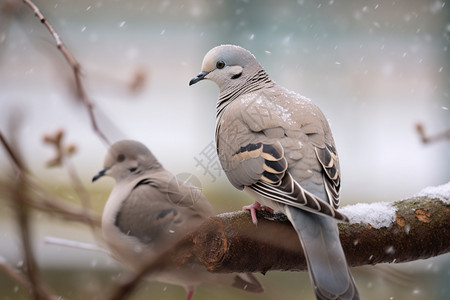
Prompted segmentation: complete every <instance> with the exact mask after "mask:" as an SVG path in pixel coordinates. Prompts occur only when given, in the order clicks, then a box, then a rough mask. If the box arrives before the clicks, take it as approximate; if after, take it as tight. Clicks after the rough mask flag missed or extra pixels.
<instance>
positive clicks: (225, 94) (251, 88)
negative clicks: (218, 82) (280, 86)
mask: <svg viewBox="0 0 450 300" xmlns="http://www.w3.org/2000/svg"><path fill="white" fill-rule="evenodd" d="M273 85H275V83H274V82H273V81H272V80H271V79H270V77H269V75H268V74H267V73H266V71H264V69H259V70H258V71H257V72H256V73H255V74H253V75H252V76H249V77H248V78H246V79H241V80H237V79H236V82H235V83H234V82H232V83H231V84H229V85H228V86H226V87H225V88H224V89H223V90H221V91H220V94H219V99H218V100H217V104H216V119H217V120H219V119H220V117H221V116H222V114H223V112H224V110H225V108H226V107H227V106H228V104H230V103H231V102H232V101H233V100H234V99H236V98H238V97H239V96H242V95H245V94H248V93H251V92H255V91H258V90H260V89H263V88H270V87H272V86H273Z"/></svg>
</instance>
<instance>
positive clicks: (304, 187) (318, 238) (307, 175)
mask: <svg viewBox="0 0 450 300" xmlns="http://www.w3.org/2000/svg"><path fill="white" fill-rule="evenodd" d="M202 80H210V81H213V82H214V83H216V84H217V86H218V87H219V97H218V100H217V104H216V131H215V140H216V147H217V155H218V158H219V160H220V163H221V165H222V169H223V170H224V172H225V174H226V176H227V178H228V180H229V181H230V183H231V184H232V185H233V186H234V187H235V188H237V189H239V190H243V191H245V192H247V193H249V194H250V195H251V196H252V197H253V199H254V200H255V203H253V204H252V205H248V206H244V207H243V209H244V210H250V213H251V217H252V221H253V223H255V224H257V216H256V211H257V210H261V209H266V210H269V211H273V210H276V211H279V212H281V213H283V214H285V215H286V216H287V218H288V219H289V221H290V222H291V224H292V226H293V227H294V229H295V230H296V232H297V235H298V237H299V239H300V243H301V245H302V248H303V250H304V253H305V257H306V261H307V266H308V270H309V275H310V279H311V282H312V286H313V289H314V292H315V296H316V298H317V299H359V292H358V290H357V287H356V285H355V282H354V279H353V276H352V274H351V272H350V269H349V267H348V265H347V262H346V258H345V254H344V252H343V249H342V246H341V242H340V239H339V232H338V227H337V222H348V221H349V220H348V218H347V217H346V216H345V215H343V214H342V213H340V212H339V211H338V210H337V208H338V207H339V203H340V188H341V172H340V166H339V157H338V153H337V150H336V146H335V142H334V139H333V136H332V132H331V129H330V126H329V124H328V121H327V119H326V118H325V116H324V114H323V112H322V111H321V110H320V108H319V107H318V106H316V105H315V104H313V103H312V101H311V100H310V99H308V98H306V97H304V96H302V95H300V94H298V93H296V92H293V91H290V90H288V89H287V88H285V87H282V86H281V85H279V84H277V83H276V82H275V81H273V80H272V79H271V78H270V77H269V75H268V73H267V72H266V71H265V70H264V68H263V67H262V66H261V65H260V64H259V62H258V61H257V60H256V58H255V56H254V55H253V54H252V53H251V52H250V51H248V50H246V49H244V48H242V47H240V46H236V45H220V46H217V47H214V48H212V49H211V50H210V51H208V52H207V53H206V55H205V57H204V59H203V62H202V66H201V72H200V73H199V74H198V75H196V76H195V77H194V78H192V79H191V81H190V82H189V85H190V86H191V85H193V84H196V83H198V82H199V81H202Z"/></svg>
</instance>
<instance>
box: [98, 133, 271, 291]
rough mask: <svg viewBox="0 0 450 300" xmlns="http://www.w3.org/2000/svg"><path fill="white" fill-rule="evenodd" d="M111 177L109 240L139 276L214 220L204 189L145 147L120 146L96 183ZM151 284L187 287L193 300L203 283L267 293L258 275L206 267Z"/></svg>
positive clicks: (173, 272)
mask: <svg viewBox="0 0 450 300" xmlns="http://www.w3.org/2000/svg"><path fill="white" fill-rule="evenodd" d="M105 175H106V176H110V177H112V178H114V179H115V181H116V184H115V186H114V188H113V190H112V192H111V195H110V196H109V198H108V201H107V203H106V205H105V208H104V211H103V216H102V230H103V236H104V238H105V241H106V243H107V245H108V247H109V248H110V250H111V252H112V254H113V256H114V258H116V259H117V260H119V261H120V262H122V263H123V264H125V265H126V266H128V267H129V268H130V269H132V270H134V271H139V270H140V269H141V268H142V267H143V266H144V265H145V264H146V262H148V261H150V260H152V259H155V258H157V257H158V256H159V255H160V254H162V252H163V251H165V250H166V249H167V247H168V246H169V245H172V244H173V243H174V242H176V241H177V240H179V239H181V238H182V237H183V236H184V235H185V234H186V233H188V232H189V231H191V230H193V229H195V228H196V226H198V225H200V224H201V223H202V222H203V221H204V220H205V219H206V218H208V217H210V216H213V209H212V207H211V205H210V203H209V202H208V200H207V199H206V197H205V196H204V195H203V194H202V193H201V192H200V190H199V189H198V188H196V187H194V186H192V185H189V184H186V183H183V182H180V181H179V180H178V179H177V178H176V177H174V176H173V175H172V174H171V173H170V172H168V171H167V170H165V169H164V168H163V166H162V165H161V164H160V163H159V162H158V160H157V159H156V158H155V157H154V156H153V154H152V153H151V152H150V151H149V150H148V149H147V147H146V146H144V145H143V144H141V143H139V142H136V141H132V140H123V141H119V142H116V143H114V144H113V145H112V146H111V147H110V148H109V150H108V152H107V154H106V157H105V161H104V169H103V170H101V171H100V172H99V173H98V174H97V175H96V176H94V178H93V179H92V181H95V180H97V179H99V178H100V177H102V176H105ZM148 280H150V281H160V282H165V283H169V284H175V285H179V286H182V287H184V288H185V289H186V293H187V296H186V299H187V300H189V299H192V297H193V295H194V292H195V289H196V287H197V286H198V285H200V284H203V283H219V284H224V285H229V286H233V287H236V288H240V289H243V290H246V291H251V292H262V291H263V288H262V286H261V284H260V282H259V281H258V280H257V279H256V278H255V277H254V276H253V275H252V274H214V273H210V272H208V271H207V270H206V268H205V267H204V266H203V265H200V264H189V265H184V266H181V267H178V268H176V269H175V268H172V269H164V270H162V271H159V270H158V271H157V272H151V273H150V274H149V275H148Z"/></svg>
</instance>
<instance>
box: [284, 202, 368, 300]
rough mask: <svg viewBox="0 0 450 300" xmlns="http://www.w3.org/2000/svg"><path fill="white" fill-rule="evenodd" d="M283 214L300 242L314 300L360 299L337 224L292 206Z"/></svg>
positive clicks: (324, 217) (328, 218) (330, 219)
mask: <svg viewBox="0 0 450 300" xmlns="http://www.w3.org/2000/svg"><path fill="white" fill-rule="evenodd" d="M286 214H287V216H288V218H289V220H290V221H291V223H292V225H293V226H294V228H295V230H296V231H297V234H298V236H299V238H300V242H301V244H302V247H303V250H304V252H305V257H306V261H307V264H308V270H309V275H310V278H311V281H312V284H313V287H314V292H315V294H316V297H317V299H319V300H322V299H323V300H325V299H334V300H337V299H340V300H344V299H345V300H350V299H351V300H357V299H359V294H358V290H357V289H356V285H355V282H354V280H353V277H352V274H351V273H350V269H349V268H348V265H347V261H346V259H345V255H344V251H343V250H342V246H341V242H340V240H339V231H338V228H337V224H336V221H335V220H333V219H332V218H330V217H327V216H322V215H318V214H313V213H310V212H306V211H303V210H301V209H298V208H295V207H291V206H288V207H286Z"/></svg>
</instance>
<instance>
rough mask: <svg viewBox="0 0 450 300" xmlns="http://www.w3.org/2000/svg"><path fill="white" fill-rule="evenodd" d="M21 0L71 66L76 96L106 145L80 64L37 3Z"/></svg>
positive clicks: (107, 141)
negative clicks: (82, 78)
mask: <svg viewBox="0 0 450 300" xmlns="http://www.w3.org/2000/svg"><path fill="white" fill-rule="evenodd" d="M23 2H24V3H25V4H26V5H27V6H29V7H30V8H31V9H32V10H33V12H34V15H35V16H36V17H37V18H38V19H39V21H40V22H41V23H42V24H43V25H44V26H45V27H46V28H47V29H48V31H49V32H50V34H51V35H52V37H53V39H54V40H55V43H56V47H57V48H58V50H59V51H61V53H62V55H63V56H64V58H65V59H66V61H67V63H68V64H69V65H70V67H71V68H72V71H73V75H74V78H75V86H76V91H77V96H78V98H79V99H81V101H82V102H83V104H84V105H85V106H86V109H87V111H88V114H89V118H90V120H91V126H92V129H93V130H94V132H95V133H96V134H97V135H98V136H99V137H100V139H101V140H102V141H103V142H105V143H106V144H107V145H110V144H111V142H110V141H109V140H108V138H107V137H106V135H105V134H104V133H103V131H102V130H100V128H99V126H98V124H97V119H96V118H95V114H94V105H93V104H92V101H91V99H90V98H89V96H88V95H87V93H86V90H85V88H84V85H83V82H82V80H81V67H80V64H79V63H78V61H77V60H76V59H75V57H74V56H73V54H72V53H71V52H70V51H69V49H68V48H67V46H66V45H65V44H64V43H63V41H62V39H61V38H60V37H59V35H58V33H57V32H56V30H55V29H54V28H53V26H52V25H51V24H50V22H49V21H48V20H47V19H46V18H45V17H44V15H43V14H42V13H41V11H40V10H39V8H38V7H37V5H36V4H34V2H33V1H31V0H23Z"/></svg>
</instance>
